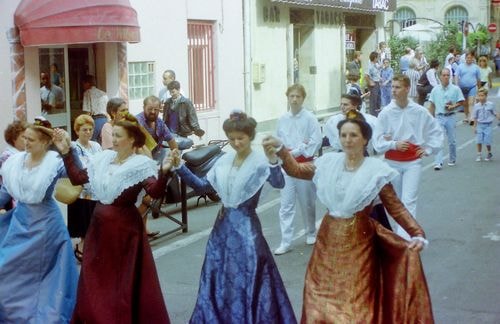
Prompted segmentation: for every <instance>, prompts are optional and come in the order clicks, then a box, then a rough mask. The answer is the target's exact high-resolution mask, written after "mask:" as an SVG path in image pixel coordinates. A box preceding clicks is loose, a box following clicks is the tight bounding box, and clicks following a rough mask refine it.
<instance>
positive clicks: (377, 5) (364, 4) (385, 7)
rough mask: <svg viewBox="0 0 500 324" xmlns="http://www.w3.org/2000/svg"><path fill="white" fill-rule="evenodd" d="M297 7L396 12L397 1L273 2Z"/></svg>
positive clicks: (289, 0) (329, 0)
mask: <svg viewBox="0 0 500 324" xmlns="http://www.w3.org/2000/svg"><path fill="white" fill-rule="evenodd" d="M271 1H272V2H283V3H291V4H296V5H306V6H319V7H334V8H342V9H356V10H363V11H395V10H396V1H397V0H271Z"/></svg>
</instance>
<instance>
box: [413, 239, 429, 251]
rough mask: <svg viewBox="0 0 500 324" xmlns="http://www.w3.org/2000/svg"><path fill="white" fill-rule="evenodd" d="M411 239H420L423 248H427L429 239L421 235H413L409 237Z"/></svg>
mask: <svg viewBox="0 0 500 324" xmlns="http://www.w3.org/2000/svg"><path fill="white" fill-rule="evenodd" d="M411 240H412V241H420V242H422V243H423V244H424V249H425V248H427V246H428V245H429V241H428V240H427V239H426V238H424V237H422V236H413V237H412V238H411Z"/></svg>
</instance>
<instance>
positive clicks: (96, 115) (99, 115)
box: [92, 114, 107, 119]
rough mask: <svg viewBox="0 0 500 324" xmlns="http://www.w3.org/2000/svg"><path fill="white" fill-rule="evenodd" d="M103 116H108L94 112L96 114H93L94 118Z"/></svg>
mask: <svg viewBox="0 0 500 324" xmlns="http://www.w3.org/2000/svg"><path fill="white" fill-rule="evenodd" d="M103 117H104V118H107V117H106V115H105V114H94V115H92V118H94V119H95V118H103Z"/></svg>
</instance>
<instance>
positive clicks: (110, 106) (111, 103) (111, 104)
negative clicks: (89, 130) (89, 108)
mask: <svg viewBox="0 0 500 324" xmlns="http://www.w3.org/2000/svg"><path fill="white" fill-rule="evenodd" d="M126 103H127V102H126V101H125V99H123V98H119V97H114V98H111V99H109V100H108V103H107V104H106V112H107V113H108V115H110V116H111V117H113V116H114V115H115V114H116V112H117V111H118V108H120V106H121V105H123V104H126Z"/></svg>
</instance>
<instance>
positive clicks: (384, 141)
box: [373, 100, 444, 154]
mask: <svg viewBox="0 0 500 324" xmlns="http://www.w3.org/2000/svg"><path fill="white" fill-rule="evenodd" d="M386 137H387V138H386ZM443 140H444V135H443V131H442V129H441V127H440V126H439V124H438V122H437V121H436V120H435V119H434V117H432V115H431V114H430V113H429V112H428V111H427V109H425V108H424V107H422V106H420V105H419V104H417V103H415V102H413V101H411V100H409V101H408V105H407V106H406V107H403V108H401V107H399V106H398V105H397V104H396V101H395V100H393V101H391V103H390V104H389V105H387V106H386V107H385V108H384V109H383V110H382V111H381V112H380V114H379V115H378V123H377V126H376V127H375V131H374V134H373V147H374V149H375V150H376V151H377V152H379V153H385V152H387V151H389V150H395V149H396V142H398V141H408V142H410V143H413V144H416V145H419V146H420V147H422V148H423V149H424V150H425V152H426V153H427V154H433V153H436V152H437V151H438V150H439V149H440V148H441V147H442V146H443Z"/></svg>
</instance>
